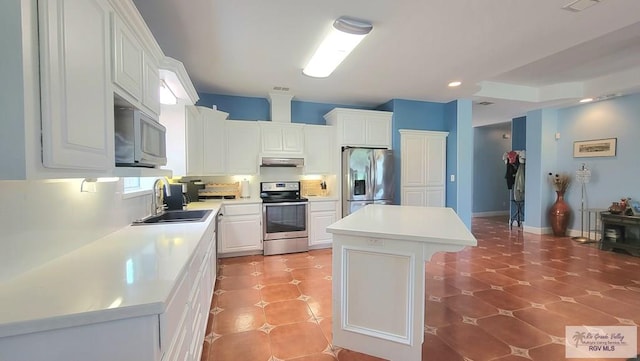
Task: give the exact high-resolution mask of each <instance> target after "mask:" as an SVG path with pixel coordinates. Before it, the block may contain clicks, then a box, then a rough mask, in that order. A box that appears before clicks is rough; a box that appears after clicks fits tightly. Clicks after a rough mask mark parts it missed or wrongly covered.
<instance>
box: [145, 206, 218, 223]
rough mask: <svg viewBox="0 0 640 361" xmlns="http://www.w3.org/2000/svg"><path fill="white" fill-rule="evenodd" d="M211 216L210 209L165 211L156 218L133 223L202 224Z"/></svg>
mask: <svg viewBox="0 0 640 361" xmlns="http://www.w3.org/2000/svg"><path fill="white" fill-rule="evenodd" d="M209 214H211V210H210V209H199V210H188V211H186V210H185V211H180V210H176V211H166V212H164V213H161V214H158V215H156V216H150V217H147V218H145V219H142V220H139V221H135V222H133V225H134V226H139V225H144V224H163V223H180V222H202V221H204V220H205V219H207V217H208V216H209Z"/></svg>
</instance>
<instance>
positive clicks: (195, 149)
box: [185, 105, 204, 175]
mask: <svg viewBox="0 0 640 361" xmlns="http://www.w3.org/2000/svg"><path fill="white" fill-rule="evenodd" d="M185 112H186V125H187V131H186V138H187V139H186V143H187V175H201V174H202V167H203V162H204V144H203V141H204V138H203V137H202V127H203V120H202V116H201V115H200V111H199V110H198V108H197V107H195V106H192V105H190V106H187V107H186V111H185Z"/></svg>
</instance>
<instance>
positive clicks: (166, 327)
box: [160, 274, 191, 349]
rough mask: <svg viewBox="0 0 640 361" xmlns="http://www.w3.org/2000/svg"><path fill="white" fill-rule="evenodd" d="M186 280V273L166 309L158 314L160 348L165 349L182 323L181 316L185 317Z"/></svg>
mask: <svg viewBox="0 0 640 361" xmlns="http://www.w3.org/2000/svg"><path fill="white" fill-rule="evenodd" d="M188 280H189V277H188V274H185V275H184V276H183V277H182V280H181V281H180V282H179V284H178V286H177V287H176V289H175V291H174V293H173V296H172V297H171V300H170V301H169V303H168V305H167V309H166V310H165V312H164V313H163V314H162V315H161V316H160V327H161V331H160V346H161V347H162V349H166V347H168V346H169V345H170V344H171V342H172V341H173V340H174V338H175V336H176V335H177V334H178V330H179V329H180V327H181V324H182V323H183V318H185V315H184V313H185V312H186V311H187V310H188V306H187V302H188V299H189V292H190V290H191V287H189V285H190V283H189V282H188Z"/></svg>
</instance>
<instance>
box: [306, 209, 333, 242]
mask: <svg viewBox="0 0 640 361" xmlns="http://www.w3.org/2000/svg"><path fill="white" fill-rule="evenodd" d="M335 221H336V212H330V211H327V212H311V213H309V246H310V247H312V246H317V245H326V244H328V243H331V242H333V235H332V234H331V233H328V232H327V227H329V226H330V225H332V224H333V223H335Z"/></svg>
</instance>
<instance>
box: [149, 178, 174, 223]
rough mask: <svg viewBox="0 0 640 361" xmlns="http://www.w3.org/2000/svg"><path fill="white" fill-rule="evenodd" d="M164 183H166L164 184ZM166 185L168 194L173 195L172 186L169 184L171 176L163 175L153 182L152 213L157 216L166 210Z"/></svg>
mask: <svg viewBox="0 0 640 361" xmlns="http://www.w3.org/2000/svg"><path fill="white" fill-rule="evenodd" d="M162 183H164V184H162ZM165 187H166V193H167V195H168V196H170V195H171V186H170V185H169V178H167V177H162V178H158V179H156V181H155V182H153V198H152V199H151V207H152V210H151V213H152V215H154V216H156V215H158V214H160V213H162V212H164V207H165V206H164V194H163V189H164V188H165Z"/></svg>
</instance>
